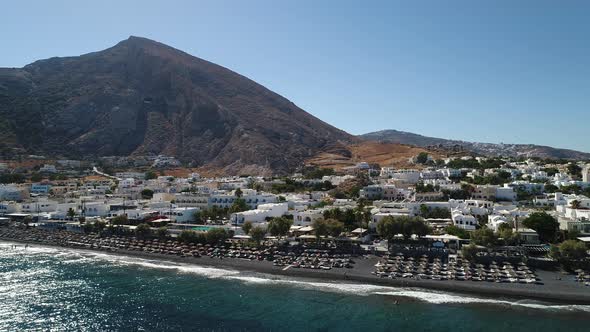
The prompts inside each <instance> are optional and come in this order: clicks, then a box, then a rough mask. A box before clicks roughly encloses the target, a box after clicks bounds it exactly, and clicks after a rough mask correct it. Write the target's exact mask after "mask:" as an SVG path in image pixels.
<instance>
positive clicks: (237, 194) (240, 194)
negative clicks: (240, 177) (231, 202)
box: [234, 188, 244, 198]
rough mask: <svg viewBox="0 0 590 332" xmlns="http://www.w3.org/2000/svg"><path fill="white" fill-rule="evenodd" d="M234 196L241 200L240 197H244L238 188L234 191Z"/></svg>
mask: <svg viewBox="0 0 590 332" xmlns="http://www.w3.org/2000/svg"><path fill="white" fill-rule="evenodd" d="M234 195H235V196H236V197H237V198H242V196H243V195H244V193H243V192H242V189H240V188H238V189H236V190H235V191H234Z"/></svg>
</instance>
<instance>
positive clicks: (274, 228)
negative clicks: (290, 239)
mask: <svg viewBox="0 0 590 332" xmlns="http://www.w3.org/2000/svg"><path fill="white" fill-rule="evenodd" d="M291 225H293V220H291V219H287V218H286V217H278V218H272V219H271V220H270V222H269V223H268V232H269V233H270V235H272V236H278V237H279V239H280V238H281V237H282V236H285V235H287V234H288V233H289V229H291Z"/></svg>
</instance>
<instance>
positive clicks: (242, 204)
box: [229, 198, 250, 213]
mask: <svg viewBox="0 0 590 332" xmlns="http://www.w3.org/2000/svg"><path fill="white" fill-rule="evenodd" d="M249 209H250V207H249V206H248V204H246V201H245V200H244V199H242V198H236V200H235V201H234V202H233V204H232V205H231V206H230V208H229V213H237V212H242V211H247V210H249Z"/></svg>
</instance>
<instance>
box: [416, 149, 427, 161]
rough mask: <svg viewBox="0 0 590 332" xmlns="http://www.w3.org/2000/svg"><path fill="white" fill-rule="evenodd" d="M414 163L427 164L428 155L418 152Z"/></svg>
mask: <svg viewBox="0 0 590 332" xmlns="http://www.w3.org/2000/svg"><path fill="white" fill-rule="evenodd" d="M416 162H417V163H418V164H426V162H428V153H426V152H420V153H419V154H418V156H416Z"/></svg>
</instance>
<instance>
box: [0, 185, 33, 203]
mask: <svg viewBox="0 0 590 332" xmlns="http://www.w3.org/2000/svg"><path fill="white" fill-rule="evenodd" d="M27 196H29V193H28V192H27V191H26V190H25V189H23V188H21V187H17V186H14V185H2V184H0V200H1V201H21V200H23V199H25V198H26V197H27Z"/></svg>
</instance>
